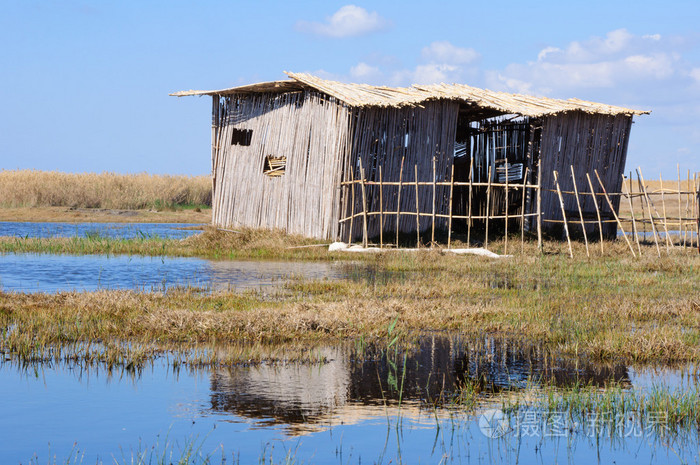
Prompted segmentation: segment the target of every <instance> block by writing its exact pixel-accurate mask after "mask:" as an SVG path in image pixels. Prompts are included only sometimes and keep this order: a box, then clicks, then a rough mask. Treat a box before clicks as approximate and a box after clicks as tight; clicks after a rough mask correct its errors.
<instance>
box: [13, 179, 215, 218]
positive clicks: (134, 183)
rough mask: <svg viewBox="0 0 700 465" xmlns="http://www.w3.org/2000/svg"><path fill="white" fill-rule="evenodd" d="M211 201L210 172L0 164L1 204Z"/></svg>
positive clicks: (140, 205)
mask: <svg viewBox="0 0 700 465" xmlns="http://www.w3.org/2000/svg"><path fill="white" fill-rule="evenodd" d="M52 206H61V207H76V208H111V209H132V210H133V209H147V208H150V209H160V208H173V207H178V206H211V179H210V177H209V176H185V175H179V176H174V175H173V176H171V175H151V174H146V173H140V174H117V173H107V172H104V173H80V174H73V173H62V172H58V171H38V170H0V207H52Z"/></svg>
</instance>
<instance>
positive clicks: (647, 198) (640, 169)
mask: <svg viewBox="0 0 700 465" xmlns="http://www.w3.org/2000/svg"><path fill="white" fill-rule="evenodd" d="M637 170H638V171H639V177H640V178H641V179H642V185H644V173H642V168H641V167H638V168H637ZM644 194H645V196H646V200H647V207H648V208H649V212H650V213H651V209H652V208H653V209H654V213H656V216H658V217H660V216H661V215H659V212H658V211H657V210H656V207H655V206H654V204H653V203H652V202H651V199H650V198H649V192H648V191H647V188H646V186H644ZM652 226H653V227H654V229H656V225H655V224H652ZM664 231H665V232H666V237H668V229H667V228H666V223H665V222H664ZM657 232H658V230H657ZM666 253H668V242H666Z"/></svg>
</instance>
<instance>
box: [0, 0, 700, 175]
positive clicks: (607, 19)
mask: <svg viewBox="0 0 700 465" xmlns="http://www.w3.org/2000/svg"><path fill="white" fill-rule="evenodd" d="M662 3H663V2H658V1H654V2H651V1H645V0H642V1H621V0H606V1H598V0H592V1H586V2H562V1H556V2H554V1H540V2H535V3H534V4H533V3H532V2H531V3H529V4H526V3H523V2H508V1H500V2H465V1H447V2H441V3H439V4H434V5H428V4H427V3H425V2H415V1H407V0H404V1H401V2H396V1H386V2H354V3H347V2H333V1H326V2H313V1H296V2H278V3H276V2H269V1H257V2H243V1H239V2H234V1H227V2H223V1H222V2H215V1H200V2H194V1H150V2H129V1H121V2H119V1H110V2H108V1H101V2H78V1H70V0H66V1H62V2H55V1H46V2H33V1H29V0H25V1H7V0H3V1H2V3H1V6H2V10H1V11H2V15H0V40H2V44H3V48H2V49H0V62H1V63H2V64H3V65H2V72H1V73H0V97H2V99H1V102H2V104H1V106H0V168H2V169H16V168H34V169H41V170H61V171H70V172H84V171H115V172H124V173H134V172H142V171H147V172H150V173H171V174H206V173H208V172H209V167H210V159H209V143H210V141H209V137H210V110H211V99H210V98H209V97H201V98H200V97H188V98H180V99H178V98H175V97H169V96H168V93H169V92H173V91H177V90H185V89H216V88H222V87H230V86H234V85H241V84H247V83H252V82H258V81H265V80H276V79H283V78H285V76H284V75H283V73H282V72H283V71H284V70H288V71H295V72H310V73H315V74H318V75H320V76H322V77H326V78H330V79H337V80H343V81H352V82H367V83H371V84H386V85H409V84H411V83H429V82H439V81H444V82H463V83H467V84H470V85H474V86H478V87H487V88H490V89H494V90H503V91H510V92H524V93H529V94H535V95H545V96H549V97H556V98H569V97H578V98H582V99H586V100H593V101H601V102H605V103H610V104H615V105H623V106H630V107H633V108H638V109H647V110H652V114H651V115H649V116H641V117H638V118H636V123H635V125H634V128H633V131H632V136H631V140H630V150H629V156H628V163H627V168H628V170H629V169H632V168H634V167H636V166H639V165H641V166H642V167H643V168H644V171H645V174H646V175H647V177H654V176H658V174H659V173H660V172H663V174H664V176H674V175H675V173H676V164H677V163H678V164H680V165H681V169H682V170H684V172H685V170H687V169H693V170H699V171H700V28H698V27H697V19H698V18H700V2H698V1H697V0H693V1H682V0H680V1H669V2H666V3H663V4H662Z"/></svg>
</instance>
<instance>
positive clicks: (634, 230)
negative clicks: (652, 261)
mask: <svg viewBox="0 0 700 465" xmlns="http://www.w3.org/2000/svg"><path fill="white" fill-rule="evenodd" d="M631 177H632V173H630V179H631ZM624 178H625V175H624V174H623V175H622V187H623V188H624V187H625V179H624ZM631 186H632V183H631V182H630V187H631ZM627 201H628V203H629V205H630V215H632V233H633V234H634V240H635V242H636V243H637V252H639V256H640V257H641V256H642V247H641V246H640V245H639V231H638V230H637V220H636V219H635V217H634V203H633V202H632V191H631V190H629V191H628V192H627Z"/></svg>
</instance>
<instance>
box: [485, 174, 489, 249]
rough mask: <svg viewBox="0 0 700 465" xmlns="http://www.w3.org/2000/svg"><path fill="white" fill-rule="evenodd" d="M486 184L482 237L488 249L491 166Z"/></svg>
mask: <svg viewBox="0 0 700 465" xmlns="http://www.w3.org/2000/svg"><path fill="white" fill-rule="evenodd" d="M488 177H489V178H488V182H487V187H486V236H485V237H484V248H485V249H487V250H488V248H489V217H490V216H491V166H489V171H488Z"/></svg>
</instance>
